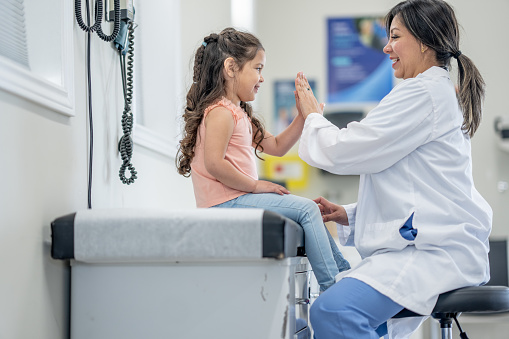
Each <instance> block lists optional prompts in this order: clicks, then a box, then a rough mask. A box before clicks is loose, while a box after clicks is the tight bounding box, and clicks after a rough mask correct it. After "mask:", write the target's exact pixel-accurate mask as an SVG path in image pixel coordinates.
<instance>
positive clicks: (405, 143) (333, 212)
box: [296, 0, 492, 339]
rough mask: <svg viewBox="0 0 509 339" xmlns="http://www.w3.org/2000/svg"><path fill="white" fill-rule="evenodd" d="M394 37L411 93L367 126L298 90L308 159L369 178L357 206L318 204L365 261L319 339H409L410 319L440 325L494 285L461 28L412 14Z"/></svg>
mask: <svg viewBox="0 0 509 339" xmlns="http://www.w3.org/2000/svg"><path fill="white" fill-rule="evenodd" d="M386 29H387V34H388V37H389V42H388V43H387V45H386V46H385V47H384V52H385V53H386V54H388V55H389V57H390V58H391V60H392V61H393V66H392V67H393V68H394V74H395V76H396V77H397V78H400V79H403V81H402V82H400V83H399V84H398V85H397V86H395V87H394V89H393V90H392V91H391V92H390V93H389V94H388V95H387V96H386V97H385V98H384V99H383V100H382V101H381V102H380V104H379V105H378V106H377V107H376V108H375V109H373V110H372V111H371V112H369V114H367V116H366V117H365V118H364V119H363V120H362V121H360V122H351V123H350V124H349V125H348V126H347V127H346V128H343V129H339V128H337V127H336V126H334V125H333V124H331V123H330V122H329V121H328V120H326V119H325V118H324V117H323V116H322V108H321V106H320V105H319V104H318V102H317V101H316V99H315V97H314V96H313V93H312V91H311V90H310V87H309V84H308V82H307V80H306V78H305V77H304V76H303V74H302V73H299V74H298V76H297V79H296V90H297V91H296V96H297V98H298V100H297V101H298V102H297V104H298V107H299V108H300V112H301V114H302V115H303V116H304V118H305V119H306V121H305V126H304V130H303V132H302V137H301V141H300V146H299V155H300V156H301V158H302V159H304V160H305V161H306V162H307V163H308V164H310V165H312V166H315V167H319V168H321V169H324V170H326V171H329V172H331V173H335V174H340V175H344V174H347V175H348V174H360V185H359V195H358V202H357V203H354V204H351V205H346V206H339V205H336V204H333V203H331V202H329V201H327V200H325V199H324V198H318V199H316V200H315V201H316V202H317V203H318V204H319V206H320V209H321V211H322V213H323V214H324V216H323V219H324V221H329V220H333V221H336V222H337V223H338V225H337V226H338V234H339V237H340V242H341V243H342V244H343V245H351V246H352V245H354V246H355V247H356V248H357V250H358V252H359V253H360V255H361V257H362V258H363V260H362V261H361V262H360V264H359V265H357V266H356V267H354V268H353V269H351V270H349V271H347V272H345V274H342V276H338V277H337V279H340V280H339V282H337V283H336V284H335V285H333V286H332V287H331V288H329V289H328V290H327V291H326V292H324V293H323V294H321V295H320V297H319V298H318V299H317V300H316V301H315V303H314V304H313V306H312V308H311V324H312V327H313V329H314V332H315V338H316V339H332V338H334V339H339V338H349V339H351V338H356V339H364V338H366V339H367V338H377V339H378V338H379V337H381V336H384V335H385V334H387V331H389V333H391V337H392V338H401V337H406V335H407V334H409V333H407V334H405V335H402V334H400V335H398V334H397V330H398V327H399V326H400V325H402V323H401V321H405V320H407V321H408V319H402V320H401V321H396V320H390V319H391V318H392V316H394V315H395V314H397V313H398V312H399V311H401V310H402V309H403V308H407V309H410V310H412V311H414V312H416V313H419V314H423V315H429V314H430V312H431V310H432V309H433V307H434V305H435V303H436V301H437V297H438V295H439V294H441V293H444V292H446V291H449V290H453V289H456V288H459V287H464V286H472V285H479V284H482V283H484V282H486V281H488V280H489V265H488V236H489V234H490V231H491V222H492V211H491V208H490V206H489V205H488V204H487V202H486V201H485V200H484V199H483V198H482V196H481V195H480V194H479V193H478V192H477V191H476V189H475V187H474V182H473V178H472V158H471V148H470V138H471V137H472V136H473V135H474V133H475V131H476V129H477V127H478V126H479V123H480V120H481V104H482V99H483V97H484V82H483V79H482V77H481V75H480V74H479V72H478V70H477V68H476V67H475V66H474V64H473V63H472V61H471V60H470V59H469V58H468V57H466V56H465V55H464V54H462V53H461V52H460V49H459V32H458V23H457V21H456V17H455V14H454V12H453V9H452V8H451V7H450V6H449V5H448V4H447V3H445V2H444V1H441V0H408V1H404V2H401V3H399V4H398V5H396V6H395V7H394V8H392V9H391V10H390V12H389V13H388V14H387V16H386ZM451 60H455V61H456V62H457V65H458V69H459V72H458V73H459V82H458V83H459V93H458V95H457V93H456V91H455V87H454V84H453V83H452V81H451V79H450V75H449V67H450V63H451ZM418 319H419V322H418V323H417V324H415V323H414V324H413V325H412V326H410V331H409V332H411V331H413V330H415V329H416V327H417V326H418V325H419V323H420V320H421V319H420V318H418ZM401 328H403V327H399V329H401ZM407 329H408V328H407Z"/></svg>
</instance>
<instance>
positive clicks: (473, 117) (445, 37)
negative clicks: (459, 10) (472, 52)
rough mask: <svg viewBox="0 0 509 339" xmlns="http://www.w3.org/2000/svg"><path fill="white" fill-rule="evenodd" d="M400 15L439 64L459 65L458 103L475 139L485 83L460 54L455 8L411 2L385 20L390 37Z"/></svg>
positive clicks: (432, 1)
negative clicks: (455, 63) (396, 17)
mask: <svg viewBox="0 0 509 339" xmlns="http://www.w3.org/2000/svg"><path fill="white" fill-rule="evenodd" d="M396 15H399V18H400V20H401V21H402V22H403V24H404V25H405V27H406V28H408V30H409V31H410V32H412V35H413V36H414V37H415V38H416V39H417V40H418V41H420V42H422V43H423V44H424V45H426V46H428V47H429V48H431V49H433V50H434V51H435V52H436V55H437V61H438V62H440V63H441V64H442V65H443V66H446V67H449V66H450V63H451V58H455V59H456V60H457V62H458V71H459V72H458V85H459V93H458V101H459V104H460V107H461V110H462V111H463V126H462V128H463V130H464V131H465V132H466V133H468V135H469V136H470V137H473V136H474V133H475V131H476V130H477V128H478V127H479V124H480V123H481V118H482V102H483V100H484V91H485V83H484V80H483V78H482V76H481V73H479V70H478V69H477V67H475V65H474V63H473V61H472V60H471V59H470V58H468V57H467V56H465V55H464V54H462V53H461V52H460V48H459V43H460V36H459V28H458V22H457V20H456V15H455V14H454V10H453V9H452V7H451V6H450V5H449V4H447V3H446V2H445V1H442V0H407V1H403V2H400V3H399V4H397V5H396V6H394V7H393V8H392V9H391V10H390V12H389V13H388V14H387V16H386V18H385V26H386V30H387V34H388V35H389V30H390V26H391V22H392V20H393V19H394V17H395V16H396Z"/></svg>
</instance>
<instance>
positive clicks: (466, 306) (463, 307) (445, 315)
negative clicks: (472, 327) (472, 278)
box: [393, 286, 509, 339]
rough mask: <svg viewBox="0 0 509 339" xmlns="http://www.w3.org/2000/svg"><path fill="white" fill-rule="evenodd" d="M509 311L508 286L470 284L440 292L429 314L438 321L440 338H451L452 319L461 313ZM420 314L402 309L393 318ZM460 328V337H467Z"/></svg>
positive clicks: (418, 315)
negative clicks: (469, 285) (440, 332)
mask: <svg viewBox="0 0 509 339" xmlns="http://www.w3.org/2000/svg"><path fill="white" fill-rule="evenodd" d="M503 312H509V287H506V286H471V287H463V288H459V289H457V290H453V291H449V292H446V293H443V294H440V296H439V297H438V300H437V303H436V304H435V307H434V308H433V311H432V312H431V316H432V317H433V318H435V319H437V320H439V321H440V328H441V329H442V339H451V338H452V320H453V319H454V320H455V321H456V323H457V325H458V327H459V323H458V322H457V319H456V318H457V317H458V316H459V315H460V314H461V313H471V314H493V313H503ZM420 316H423V315H422V314H418V313H415V312H412V311H410V310H407V309H403V310H402V311H401V312H399V313H398V314H396V315H395V316H394V317H393V318H407V317H420ZM459 330H460V332H461V333H460V337H461V338H468V337H467V336H466V333H464V332H463V331H462V330H461V327H459Z"/></svg>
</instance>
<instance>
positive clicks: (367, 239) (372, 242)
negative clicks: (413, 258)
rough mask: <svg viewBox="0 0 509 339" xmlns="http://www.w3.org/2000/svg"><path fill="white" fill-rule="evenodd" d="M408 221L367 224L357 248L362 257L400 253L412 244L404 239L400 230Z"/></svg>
mask: <svg viewBox="0 0 509 339" xmlns="http://www.w3.org/2000/svg"><path fill="white" fill-rule="evenodd" d="M405 221H406V219H401V220H400V219H398V220H392V221H389V222H383V223H373V224H367V225H366V227H365V229H364V230H365V231H364V233H363V234H362V236H361V237H359V240H358V242H357V243H356V247H357V249H358V250H359V253H360V255H361V256H362V257H367V256H370V255H373V254H374V253H375V252H376V253H377V254H379V253H384V252H390V251H400V250H402V249H403V248H405V247H407V246H408V245H410V244H411V243H412V241H409V240H407V239H405V238H403V237H402V235H401V234H400V232H399V230H400V228H401V227H402V225H403V224H404V223H405Z"/></svg>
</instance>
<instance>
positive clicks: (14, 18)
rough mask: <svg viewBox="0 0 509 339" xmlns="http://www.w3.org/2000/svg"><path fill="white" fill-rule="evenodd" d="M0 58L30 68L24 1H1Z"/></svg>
mask: <svg viewBox="0 0 509 339" xmlns="http://www.w3.org/2000/svg"><path fill="white" fill-rule="evenodd" d="M0 56H3V57H6V58H8V59H10V60H12V61H14V62H17V63H18V64H21V65H23V66H25V67H27V68H29V64H28V50H27V38H26V27H25V9H24V5H23V0H0Z"/></svg>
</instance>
